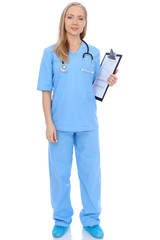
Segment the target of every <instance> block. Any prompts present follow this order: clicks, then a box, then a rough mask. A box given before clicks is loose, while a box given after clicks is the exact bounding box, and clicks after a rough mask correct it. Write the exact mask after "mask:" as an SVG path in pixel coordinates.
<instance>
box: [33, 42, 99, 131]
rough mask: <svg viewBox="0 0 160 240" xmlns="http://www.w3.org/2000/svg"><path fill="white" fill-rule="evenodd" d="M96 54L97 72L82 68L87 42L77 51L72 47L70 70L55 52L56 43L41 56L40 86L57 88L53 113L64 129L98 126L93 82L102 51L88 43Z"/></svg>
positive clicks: (88, 62)
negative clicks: (73, 50) (63, 70)
mask: <svg viewBox="0 0 160 240" xmlns="http://www.w3.org/2000/svg"><path fill="white" fill-rule="evenodd" d="M88 46H89V52H90V53H91V54H92V55H93V68H92V71H94V74H93V73H88V72H86V71H82V68H83V59H82V55H83V53H84V52H87V47H86V45H85V43H84V42H82V43H81V46H80V48H79V49H78V51H77V52H76V53H75V54H74V53H73V52H72V51H71V50H69V63H65V66H67V69H68V70H67V72H61V70H60V67H61V66H62V62H61V61H60V59H59V58H58V57H57V55H56V54H55V53H54V52H53V48H54V44H53V45H51V46H49V47H47V48H45V49H44V52H43V56H42V60H41V65H40V70H39V77H38V84H37V90H41V91H43V90H44V91H53V95H52V107H51V116H52V121H53V123H54V125H55V128H56V129H57V130H60V131H74V132H77V131H88V130H94V129H96V128H97V127H98V119H97V106H96V99H95V96H94V91H93V86H92V83H93V81H94V79H95V77H96V76H97V74H98V71H99V68H100V52H99V50H98V49H97V48H95V47H93V46H91V45H88ZM84 60H85V67H86V69H87V70H89V69H90V67H91V57H90V56H89V55H86V56H85V59H84Z"/></svg>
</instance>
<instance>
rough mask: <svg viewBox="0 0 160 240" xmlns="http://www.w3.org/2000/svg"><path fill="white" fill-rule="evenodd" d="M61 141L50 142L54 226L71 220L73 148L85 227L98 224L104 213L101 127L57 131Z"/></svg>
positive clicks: (68, 222) (81, 213)
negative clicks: (79, 130) (85, 129)
mask: <svg viewBox="0 0 160 240" xmlns="http://www.w3.org/2000/svg"><path fill="white" fill-rule="evenodd" d="M57 140H58V142H56V143H52V142H49V148H48V155H49V175H50V193H51V204H52V208H53V219H54V220H55V224H56V225H59V226H64V227H67V226H69V225H70V223H71V221H72V215H73V208H72V206H71V201H70V175H71V167H72V154H73V146H74V147H75V155H76V163H77V168H78V176H79V180H80V190H81V201H82V205H83V209H82V210H81V212H80V220H81V223H82V225H83V226H92V225H98V224H99V223H100V219H99V215H100V212H101V170H100V151H99V133H98V128H97V129H95V130H91V131H81V132H66V131H58V130H57Z"/></svg>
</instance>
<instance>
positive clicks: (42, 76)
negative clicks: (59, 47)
mask: <svg viewBox="0 0 160 240" xmlns="http://www.w3.org/2000/svg"><path fill="white" fill-rule="evenodd" d="M52 88H53V53H52V51H51V50H50V49H48V48H45V49H44V52H43V56H42V60H41V64H40V70H39V76H38V84H37V90H41V91H42V90H44V91H52Z"/></svg>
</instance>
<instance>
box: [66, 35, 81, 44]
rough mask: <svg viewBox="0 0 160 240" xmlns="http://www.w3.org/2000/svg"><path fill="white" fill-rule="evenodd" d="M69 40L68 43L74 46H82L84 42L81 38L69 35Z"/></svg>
mask: <svg viewBox="0 0 160 240" xmlns="http://www.w3.org/2000/svg"><path fill="white" fill-rule="evenodd" d="M67 40H68V43H69V45H70V46H71V45H72V46H73V45H80V44H81V42H82V40H81V39H80V36H79V35H78V36H73V35H69V34H67Z"/></svg>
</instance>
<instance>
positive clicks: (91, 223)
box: [82, 221, 100, 227]
mask: <svg viewBox="0 0 160 240" xmlns="http://www.w3.org/2000/svg"><path fill="white" fill-rule="evenodd" d="M99 224H100V221H99V222H86V223H83V224H82V225H83V226H84V227H89V226H95V225H99Z"/></svg>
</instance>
